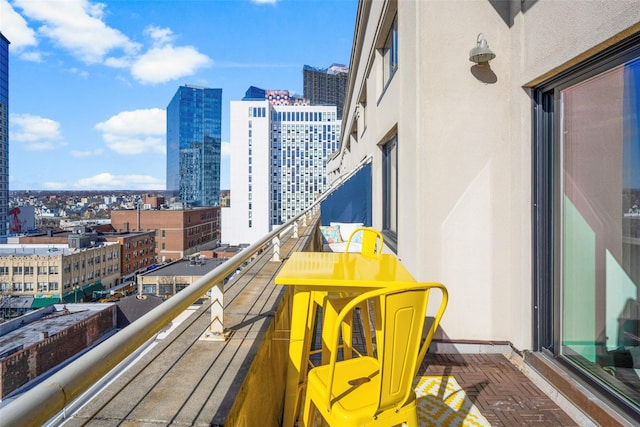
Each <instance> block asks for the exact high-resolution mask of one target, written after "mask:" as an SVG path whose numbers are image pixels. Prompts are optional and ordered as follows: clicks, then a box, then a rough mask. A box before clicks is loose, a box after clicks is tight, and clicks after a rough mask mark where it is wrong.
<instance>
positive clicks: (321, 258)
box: [275, 252, 416, 289]
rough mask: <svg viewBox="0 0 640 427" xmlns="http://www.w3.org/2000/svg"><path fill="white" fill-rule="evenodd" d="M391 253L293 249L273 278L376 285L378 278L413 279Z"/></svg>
mask: <svg viewBox="0 0 640 427" xmlns="http://www.w3.org/2000/svg"><path fill="white" fill-rule="evenodd" d="M415 281H416V280H415V279H414V278H413V276H411V274H410V273H409V272H408V271H407V269H406V268H405V267H404V266H403V265H402V264H401V263H400V261H398V258H397V257H396V256H395V255H393V254H378V255H373V256H372V255H362V254H358V253H344V252H294V253H293V254H291V256H290V257H289V259H287V260H286V261H285V263H284V265H283V266H282V268H281V269H280V272H279V273H278V275H277V276H276V278H275V283H276V285H294V286H309V287H314V286H321V287H323V288H325V289H326V288H327V287H379V286H384V283H382V284H381V282H415Z"/></svg>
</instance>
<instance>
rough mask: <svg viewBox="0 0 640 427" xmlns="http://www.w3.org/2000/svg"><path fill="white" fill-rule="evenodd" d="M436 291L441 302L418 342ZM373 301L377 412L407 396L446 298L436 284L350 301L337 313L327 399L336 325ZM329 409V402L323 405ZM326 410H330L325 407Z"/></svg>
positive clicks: (383, 291) (334, 356)
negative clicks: (376, 307)
mask: <svg viewBox="0 0 640 427" xmlns="http://www.w3.org/2000/svg"><path fill="white" fill-rule="evenodd" d="M434 288H437V289H439V290H440V291H441V293H442V299H441V302H440V305H439V307H438V311H437V313H436V315H435V318H434V321H433V323H432V325H431V328H430V330H429V332H428V333H427V336H426V338H425V340H424V341H423V342H422V345H421V344H420V342H421V340H422V331H423V325H424V321H425V316H426V310H427V304H428V299H429V292H430V290H431V289H434ZM368 299H373V300H374V301H375V304H376V305H378V310H376V324H377V329H380V330H381V331H382V334H379V335H378V341H377V359H378V363H379V364H380V374H381V378H380V385H381V387H380V390H379V395H378V411H377V412H379V411H384V410H387V409H390V408H393V407H401V406H402V405H404V404H405V403H406V402H407V400H408V399H409V398H410V396H411V387H412V383H413V379H414V377H415V375H416V371H417V368H418V367H419V366H420V364H421V363H422V359H423V358H424V355H425V354H426V351H427V348H428V346H429V345H430V344H431V340H432V339H433V335H434V332H435V330H436V329H437V327H438V324H439V323H440V319H441V318H442V315H443V313H444V310H445V308H446V306H447V300H448V294H447V290H446V288H445V287H444V285H442V284H440V283H404V282H403V283H394V284H393V285H391V286H389V287H386V288H384V289H377V290H374V291H370V292H366V293H364V294H362V295H360V296H358V297H356V298H354V299H353V300H351V301H350V302H349V303H348V304H347V305H346V306H345V307H344V309H343V310H341V311H340V313H339V315H338V318H337V321H336V323H335V325H337V326H336V327H335V330H334V335H333V336H334V337H336V338H337V339H336V342H335V343H331V347H330V352H331V358H330V361H329V364H330V374H329V382H328V383H329V387H328V390H329V396H331V395H332V393H331V389H332V387H333V376H334V367H335V363H336V360H337V353H338V351H337V348H338V340H339V333H340V323H341V322H342V320H343V319H344V318H345V316H347V315H349V313H350V312H351V311H352V310H353V308H354V307H355V306H357V305H358V304H360V303H361V302H363V301H365V300H368ZM327 403H328V404H329V405H330V402H327ZM328 407H330V406H328Z"/></svg>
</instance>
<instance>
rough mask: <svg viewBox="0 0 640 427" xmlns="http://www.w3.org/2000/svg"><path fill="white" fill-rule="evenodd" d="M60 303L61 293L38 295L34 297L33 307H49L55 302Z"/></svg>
mask: <svg viewBox="0 0 640 427" xmlns="http://www.w3.org/2000/svg"><path fill="white" fill-rule="evenodd" d="M59 303H60V295H36V296H35V297H34V298H33V303H32V304H31V308H42V307H48V306H50V305H53V304H59Z"/></svg>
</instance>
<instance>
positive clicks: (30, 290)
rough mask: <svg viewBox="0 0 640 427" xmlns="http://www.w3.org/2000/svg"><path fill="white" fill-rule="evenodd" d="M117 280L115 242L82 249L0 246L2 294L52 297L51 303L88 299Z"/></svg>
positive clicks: (118, 266)
mask: <svg viewBox="0 0 640 427" xmlns="http://www.w3.org/2000/svg"><path fill="white" fill-rule="evenodd" d="M119 279H120V248H119V245H118V244H116V243H95V244H93V245H91V246H88V247H83V248H71V247H70V246H69V245H56V244H42V245H39V244H18V245H12V244H5V245H1V246H0V292H2V293H3V294H8V295H18V296H21V295H32V296H36V297H39V298H55V299H56V300H55V301H54V300H50V301H49V302H51V303H57V302H67V303H71V302H82V301H85V300H86V301H91V298H92V292H93V291H99V290H104V289H109V288H111V287H113V286H115V285H116V284H117V283H118V281H119ZM47 305H48V304H47Z"/></svg>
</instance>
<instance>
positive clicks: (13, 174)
mask: <svg viewBox="0 0 640 427" xmlns="http://www.w3.org/2000/svg"><path fill="white" fill-rule="evenodd" d="M356 9H357V0H136V1H129V0H128V1H125V0H119V1H102V2H94V1H87V0H0V32H1V33H2V34H3V35H4V36H5V37H6V38H7V39H8V40H9V41H10V42H11V44H10V45H9V189H10V191H14V190H66V191H73V190H101V191H102V190H164V189H165V188H166V108H167V105H168V104H169V102H170V101H171V98H172V97H173V95H174V94H175V93H176V91H177V89H178V87H179V86H182V85H185V84H192V85H199V86H204V87H210V88H221V89H222V107H223V108H222V161H221V182H220V187H221V189H228V188H229V103H230V101H233V100H240V99H242V97H243V96H244V93H245V91H246V90H247V89H248V88H249V86H257V87H260V88H263V89H287V90H289V91H291V92H295V93H298V94H302V92H303V86H302V67H303V65H305V64H307V65H311V66H314V67H320V68H326V67H328V66H329V65H331V64H332V63H339V64H344V65H347V66H348V65H349V58H350V55H351V44H352V40H353V31H354V25H355V17H356Z"/></svg>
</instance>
